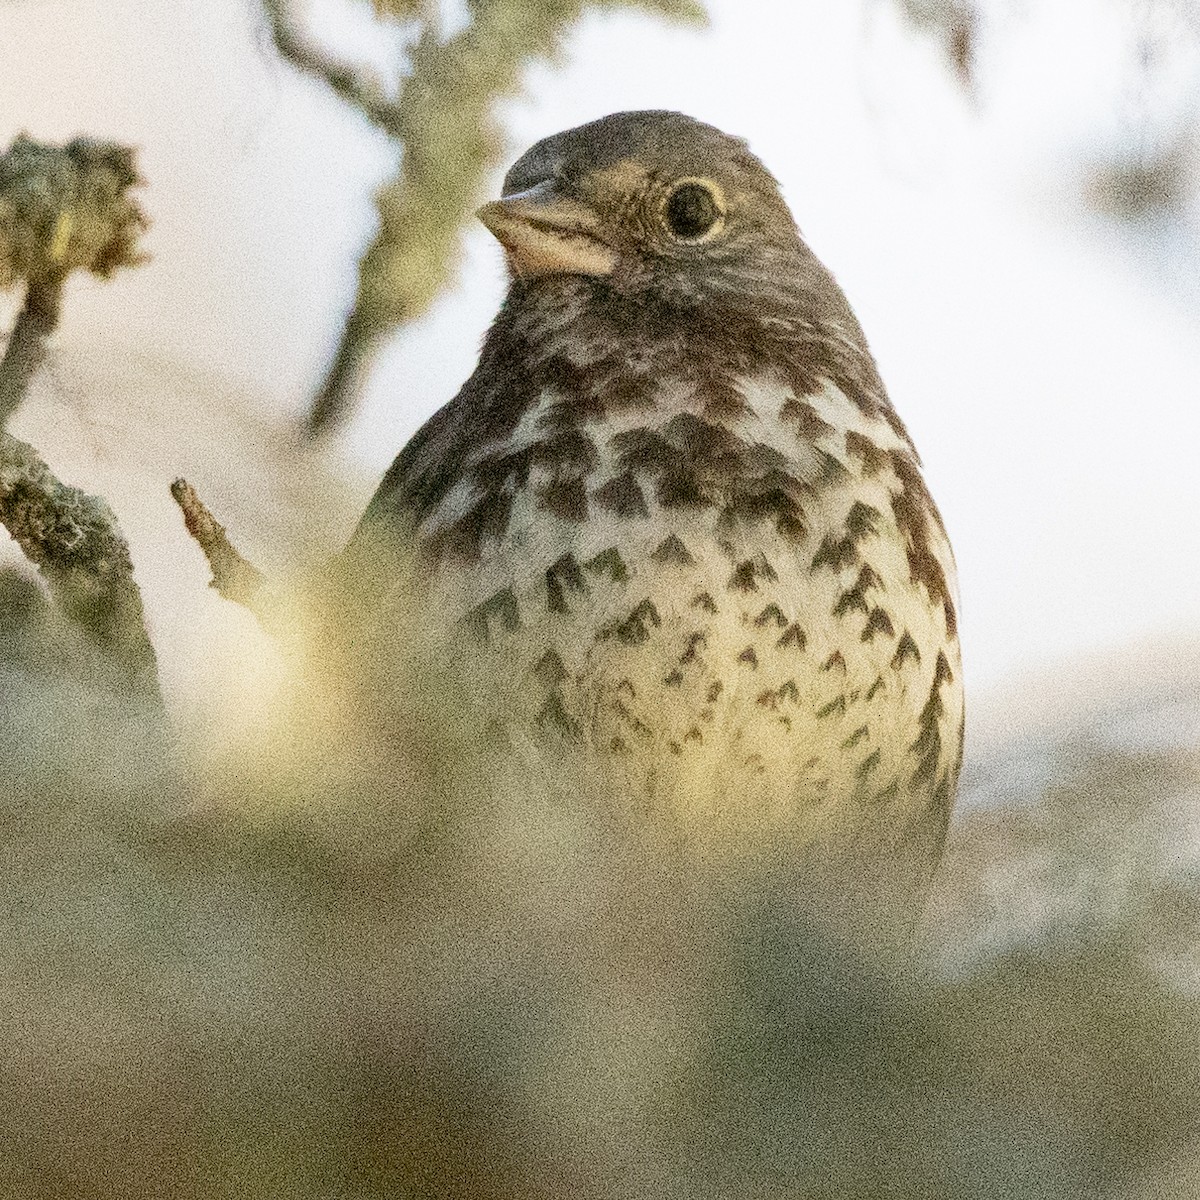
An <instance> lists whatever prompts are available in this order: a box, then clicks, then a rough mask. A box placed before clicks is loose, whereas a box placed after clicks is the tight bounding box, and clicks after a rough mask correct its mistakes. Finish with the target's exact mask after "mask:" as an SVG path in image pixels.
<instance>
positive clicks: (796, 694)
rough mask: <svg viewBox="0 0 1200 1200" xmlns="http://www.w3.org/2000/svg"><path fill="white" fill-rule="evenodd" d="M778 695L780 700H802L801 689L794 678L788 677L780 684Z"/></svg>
mask: <svg viewBox="0 0 1200 1200" xmlns="http://www.w3.org/2000/svg"><path fill="white" fill-rule="evenodd" d="M777 694H778V696H779V698H780V700H790V701H791V702H792V703H793V704H797V703H799V701H800V689H799V688H798V687H797V686H796V681H795V680H794V679H788V680H786V681H785V682H784V683H781V684H780V685H779V691H778V693H777Z"/></svg>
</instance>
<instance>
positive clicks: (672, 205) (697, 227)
mask: <svg viewBox="0 0 1200 1200" xmlns="http://www.w3.org/2000/svg"><path fill="white" fill-rule="evenodd" d="M662 212H663V221H664V222H665V223H666V226H667V228H668V229H669V230H670V231H671V233H672V234H674V235H675V237H677V238H679V239H681V240H682V241H686V242H694V241H697V240H698V239H699V238H702V237H703V236H704V235H705V234H706V233H710V232H711V231H712V230H713V228H714V227H715V226H716V224H717V222H718V221H720V220H721V218H722V217H723V216H724V213H723V212H722V211H721V206H720V204H719V203H718V202H717V198H716V196H715V195H713V190H712V188H710V187H708V186H707V185H706V184H703V183H698V182H697V181H696V180H694V179H687V180H684V182H683V183H680V184H678V185H677V186H676V187H675V189H674V191H672V192H671V194H670V195H669V196H668V197H667V199H666V201H665V202H664V204H663V209H662Z"/></svg>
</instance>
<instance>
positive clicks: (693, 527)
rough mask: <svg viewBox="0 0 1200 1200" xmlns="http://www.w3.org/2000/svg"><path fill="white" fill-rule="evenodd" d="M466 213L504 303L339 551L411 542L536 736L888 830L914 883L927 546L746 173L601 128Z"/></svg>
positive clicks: (547, 151)
mask: <svg viewBox="0 0 1200 1200" xmlns="http://www.w3.org/2000/svg"><path fill="white" fill-rule="evenodd" d="M479 215H480V218H481V219H482V221H483V222H484V224H485V225H486V226H487V227H488V228H489V229H490V230H491V231H492V232H493V233H494V234H495V236H496V237H497V238H498V239H499V241H500V242H501V244H502V245H503V247H504V249H505V251H506V253H507V257H508V263H509V266H510V268H511V274H512V280H511V286H510V287H509V290H508V294H507V296H506V298H505V300H504V303H503V306H502V308H501V310H500V313H499V315H498V316H497V318H496V320H495V322H494V324H493V325H492V327H491V329H490V331H489V332H488V334H487V337H486V340H485V342H484V345H483V350H482V353H481V356H480V360H479V365H478V367H477V368H476V369H475V372H474V374H472V376H471V377H470V379H469V380H468V381H467V382H466V384H465V385H464V387H463V388H462V390H461V391H460V392H459V394H458V395H457V396H456V397H455V398H454V399H453V400H452V401H451V402H450V403H449V404H447V405H446V406H445V407H443V408H442V409H441V410H440V411H439V412H437V413H436V414H435V415H434V416H433V417H432V418H431V419H430V420H429V421H428V422H427V424H426V425H425V426H424V427H423V428H422V429H421V430H420V432H418V433H417V434H416V436H415V437H414V438H413V439H412V440H411V441H410V442H409V443H408V445H407V446H405V447H404V449H403V450H402V451H401V453H400V455H399V457H398V458H397V459H396V461H395V463H394V464H393V466H392V467H391V469H390V470H389V472H388V473H387V476H386V477H385V479H384V480H383V482H382V484H381V485H380V487H379V490H378V492H377V493H376V495H375V497H374V499H373V500H372V501H371V504H370V506H369V508H368V509H367V512H366V514H365V516H364V517H363V521H362V524H361V526H360V528H359V531H358V532H357V534H356V536H355V541H354V542H353V543H352V546H365V545H369V544H370V543H371V542H372V540H373V539H377V538H378V537H380V536H381V535H390V536H391V537H392V538H395V537H396V536H397V535H399V537H400V538H401V539H402V540H407V541H409V542H410V543H411V544H412V545H413V546H414V547H415V549H416V553H417V556H418V559H419V561H420V563H421V565H422V569H423V571H424V572H425V575H426V580H427V587H428V595H429V602H430V605H431V607H433V608H434V610H435V611H437V612H443V613H446V614H447V615H448V616H449V617H452V618H454V622H455V623H454V625H453V629H454V630H455V633H454V635H453V638H452V641H453V642H455V643H456V644H457V645H459V646H460V647H466V646H471V647H474V648H473V649H471V650H465V649H464V653H467V654H471V655H475V656H479V655H485V656H487V659H488V661H489V662H491V663H492V664H494V665H495V664H499V667H500V669H499V670H498V671H497V672H496V673H495V677H497V678H502V679H503V680H505V681H506V683H507V684H508V685H510V686H511V687H512V688H513V689H515V693H514V694H517V695H519V702H518V703H517V705H516V707H515V708H514V707H511V704H510V701H509V700H506V701H505V704H506V705H509V706H510V707H509V711H510V712H511V713H512V716H513V719H514V720H520V721H528V722H530V727H531V728H537V729H540V730H541V731H542V733H541V734H539V735H536V736H538V737H539V738H541V737H545V738H548V739H553V740H556V741H566V742H568V743H573V744H576V745H582V746H584V747H586V748H587V752H588V753H589V754H590V755H593V756H597V757H607V756H612V757H613V758H615V759H624V760H625V761H626V762H627V763H629V764H634V765H635V766H637V768H638V769H639V770H640V771H641V772H642V775H643V777H644V778H645V779H647V780H649V781H650V782H651V784H652V785H653V786H660V787H662V786H666V784H665V782H664V781H667V780H670V781H671V783H670V786H671V787H673V788H675V789H676V792H677V801H678V802H679V803H681V804H684V805H685V806H686V805H689V804H690V805H693V806H694V807H704V806H708V807H709V808H710V809H712V810H714V811H715V810H720V811H721V812H722V813H724V815H725V816H727V817H728V818H729V819H730V820H734V821H736V820H738V819H739V814H742V816H744V817H745V819H746V820H753V821H755V822H757V823H759V824H760V825H762V824H763V823H764V822H765V823H766V824H767V825H776V826H778V827H779V828H784V827H787V828H788V829H790V830H791V831H793V832H795V831H799V832H800V834H801V838H802V839H807V838H809V837H810V835H811V836H812V837H814V838H815V836H816V832H817V830H818V829H821V828H839V827H840V829H841V831H842V833H844V834H847V835H848V836H850V837H851V839H853V838H855V837H857V836H858V834H859V832H861V831H863V830H866V831H868V832H869V835H870V840H872V841H873V842H874V843H875V844H876V845H878V846H882V847H884V848H885V850H888V851H889V852H890V850H891V849H892V848H896V849H899V848H901V847H906V848H910V849H911V848H913V847H916V848H917V857H918V859H919V862H920V864H921V865H920V867H919V868H918V874H922V875H923V876H924V877H926V878H927V877H928V875H929V873H930V871H931V869H932V866H933V865H934V863H936V860H937V857H938V855H939V853H940V849H941V845H942V842H943V840H944V836H945V830H946V824H947V821H948V816H949V812H950V807H951V804H952V802H953V797H954V792H955V787H956V782H957V775H958V770H959V763H960V757H961V747H962V720H963V700H962V692H961V685H960V667H959V650H958V642H957V637H956V618H955V600H954V595H953V592H954V565H953V559H952V555H951V551H950V546H949V544H948V542H947V539H946V534H945V531H944V529H943V526H942V522H941V519H940V518H939V515H938V512H937V509H936V508H935V506H934V503H933V501H932V499H931V498H930V495H929V492H928V491H927V490H926V487H925V484H924V482H923V480H922V476H921V470H920V465H919V460H918V458H917V454H916V451H915V449H914V447H913V444H912V441H911V440H910V438H909V436H908V433H907V432H906V430H905V427H904V425H903V424H902V422H901V421H900V418H899V417H898V416H897V415H896V412H895V410H894V409H893V408H892V405H891V403H890V402H889V400H888V397H887V395H886V393H885V391H884V387H883V384H882V382H881V381H880V378H879V374H878V372H877V369H876V366H875V363H874V361H873V360H872V357H871V354H870V352H869V350H868V348H867V345H866V341H865V339H864V336H863V333H862V331H861V329H860V327H859V324H858V321H857V320H856V319H855V317H854V314H853V313H852V311H851V309H850V306H849V304H848V303H847V301H846V298H845V296H844V295H843V294H842V292H841V290H840V289H839V287H838V285H837V284H836V283H835V281H834V279H833V278H832V276H831V275H830V273H829V272H828V271H827V270H826V268H825V267H824V266H822V264H821V263H820V262H819V261H818V260H817V259H816V257H815V256H814V255H813V253H812V251H811V250H810V249H809V248H808V246H807V245H805V243H804V241H803V240H802V238H801V237H800V234H799V233H798V231H797V229H796V226H795V224H794V222H793V220H792V217H791V214H790V212H789V210H788V208H787V206H786V205H785V203H784V201H783V199H782V198H781V196H780V193H779V189H778V186H777V184H776V182H775V180H774V179H773V178H772V177H771V175H770V174H769V173H768V172H767V171H766V170H765V168H764V167H763V166H762V164H761V163H760V162H759V161H758V160H757V159H756V158H755V157H754V156H753V155H752V154H751V153H750V152H749V150H748V149H747V147H746V145H745V144H744V143H743V142H741V141H738V140H735V139H734V138H731V137H729V136H727V135H725V134H723V133H721V132H720V131H719V130H717V129H714V128H712V127H711V126H709V125H704V124H701V123H700V122H698V121H695V120H692V119H691V118H689V117H686V116H683V115H680V114H678V113H671V112H630V113H618V114H615V115H613V116H609V117H606V118H604V119H603V120H599V121H595V122H593V123H591V124H588V125H584V126H581V127H580V128H577V129H572V130H569V131H567V132H565V133H560V134H557V135H556V136H554V137H550V138H546V139H545V140H544V141H541V142H539V143H537V145H535V146H534V147H533V148H532V149H531V150H529V151H528V152H527V153H526V154H525V155H524V156H523V157H522V158H521V159H520V160H519V161H518V162H517V163H516V165H515V166H514V167H513V168H512V169H511V170H510V171H509V173H508V176H507V177H506V179H505V181H504V189H503V196H502V197H501V199H499V200H497V201H495V202H493V203H490V204H486V205H485V206H484V207H483V208H482V209H481V210H480V213H479ZM447 628H448V629H449V628H450V625H449V624H447ZM655 781H657V782H655Z"/></svg>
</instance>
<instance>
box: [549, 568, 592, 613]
mask: <svg viewBox="0 0 1200 1200" xmlns="http://www.w3.org/2000/svg"><path fill="white" fill-rule="evenodd" d="M587 590H588V588H587V584H586V583H585V582H584V578H583V572H582V571H581V570H580V569H579V563H577V562H576V561H575V556H574V555H573V554H564V555H563V556H562V558H560V559H558V560H557V561H556V562H554V563H552V564H551V565H550V566H549V567H547V568H546V601H547V605H548V607H549V609H550V611H551V612H553V613H568V612H570V611H571V609H570V606H569V605H568V604H567V595H568V593H571V592H579V593H583V594H584V595H586V594H587Z"/></svg>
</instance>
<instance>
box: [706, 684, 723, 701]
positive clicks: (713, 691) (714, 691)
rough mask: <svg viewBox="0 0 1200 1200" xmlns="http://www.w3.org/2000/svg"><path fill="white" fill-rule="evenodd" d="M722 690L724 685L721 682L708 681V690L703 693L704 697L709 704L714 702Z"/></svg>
mask: <svg viewBox="0 0 1200 1200" xmlns="http://www.w3.org/2000/svg"><path fill="white" fill-rule="evenodd" d="M724 690H725V685H724V684H723V683H720V682H717V683H710V684H709V685H708V691H707V692H706V693H705V699H706V700H707V701H708V702H709V704H716V702H717V700H718V699H720V696H721V693H722V692H723V691H724Z"/></svg>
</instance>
